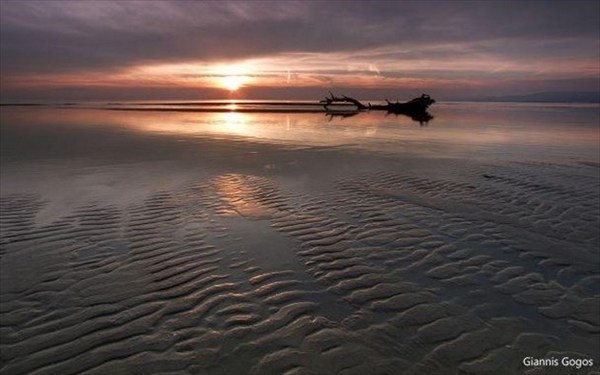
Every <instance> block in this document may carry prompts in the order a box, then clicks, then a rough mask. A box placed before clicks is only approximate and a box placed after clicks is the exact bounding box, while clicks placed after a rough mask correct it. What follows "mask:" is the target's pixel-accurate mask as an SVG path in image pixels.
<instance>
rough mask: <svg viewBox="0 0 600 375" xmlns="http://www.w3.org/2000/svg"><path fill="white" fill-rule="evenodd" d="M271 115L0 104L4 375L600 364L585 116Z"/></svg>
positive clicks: (480, 110) (591, 165)
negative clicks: (568, 361)
mask: <svg viewBox="0 0 600 375" xmlns="http://www.w3.org/2000/svg"><path fill="white" fill-rule="evenodd" d="M211 105H212V104H211ZM261 105H263V106H267V105H273V104H272V103H271V104H261V103H241V104H237V103H231V104H227V106H228V107H226V108H227V110H224V111H221V112H211V111H210V110H203V109H202V108H204V107H202V105H199V106H198V108H197V109H198V110H197V111H194V108H196V107H194V106H191V107H190V106H189V105H187V106H186V107H185V108H186V110H184V111H178V110H176V109H177V108H183V107H181V106H180V105H178V104H177V103H175V104H173V103H168V104H161V103H155V104H151V105H147V104H146V105H144V106H142V105H134V104H131V105H130V104H122V105H120V106H117V105H110V106H93V105H89V106H85V108H81V107H82V106H70V107H69V108H66V107H64V106H51V105H50V106H39V107H35V108H32V107H8V106H7V107H3V108H2V111H1V117H0V135H1V137H0V142H1V149H0V152H1V160H0V161H1V164H0V167H1V168H0V177H1V178H0V193H1V194H0V195H1V197H0V210H1V211H0V224H1V235H0V246H1V247H0V358H1V364H0V373H2V374H138V373H139V374H141V373H162V374H246V373H249V374H286V375H292V374H444V375H446V374H517V373H524V374H549V373H559V374H560V373H572V371H574V370H575V369H574V368H573V367H564V366H556V367H552V368H549V367H527V366H525V364H524V363H523V360H524V358H526V357H533V358H553V357H554V358H559V359H560V358H563V357H569V358H587V359H593V362H594V365H593V366H591V367H585V368H583V369H580V370H578V371H582V372H581V373H588V372H590V371H598V370H599V366H598V364H599V363H600V358H599V357H598V353H600V130H599V123H600V122H599V121H600V119H599V114H598V113H599V112H598V106H597V105H595V104H593V105H568V104H516V103H439V104H436V105H435V106H434V107H433V108H432V114H433V115H434V119H433V120H431V121H430V122H428V123H426V124H419V123H418V122H414V121H412V120H411V119H410V118H408V117H403V116H394V115H390V116H385V115H384V114H383V113H359V114H357V115H353V116H347V117H345V116H342V115H341V114H340V115H339V116H337V115H333V116H326V115H324V114H323V113H318V111H315V112H314V113H313V112H311V111H307V112H306V113H296V112H293V113H286V112H285V111H271V112H269V111H265V112H263V111H260V108H261ZM244 106H246V107H248V108H258V110H252V111H249V112H244V111H239V109H240V107H242V108H244ZM281 106H283V107H284V108H285V105H284V104H281V105H280V106H279V107H278V108H282V107H281ZM289 106H292V104H289ZM294 108H295V107H294ZM118 109H127V110H118ZM153 109H155V110H153ZM170 109H174V110H170ZM577 373H579V372H577Z"/></svg>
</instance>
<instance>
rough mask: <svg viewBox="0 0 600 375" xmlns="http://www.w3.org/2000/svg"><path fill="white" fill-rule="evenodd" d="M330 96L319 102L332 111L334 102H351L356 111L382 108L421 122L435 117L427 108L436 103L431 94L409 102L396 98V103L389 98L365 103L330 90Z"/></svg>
mask: <svg viewBox="0 0 600 375" xmlns="http://www.w3.org/2000/svg"><path fill="white" fill-rule="evenodd" d="M329 95H330V96H328V97H326V98H325V99H323V100H321V101H320V102H319V103H320V104H323V107H324V108H325V110H326V111H328V112H329V111H331V109H330V106H331V105H332V104H336V103H337V104H344V103H349V104H352V105H354V106H355V107H356V109H355V110H356V111H367V110H369V111H370V110H382V111H387V112H388V114H389V113H392V114H403V115H407V116H409V117H411V118H412V119H413V120H415V121H419V122H421V123H423V122H427V121H429V120H431V119H432V118H433V116H431V115H430V114H429V113H428V112H427V108H429V106H430V105H432V104H433V103H435V100H433V99H431V97H430V96H429V95H426V94H423V95H421V96H420V97H418V98H414V99H412V100H410V101H408V102H403V103H401V102H399V101H397V100H396V102H395V103H393V102H390V101H389V100H387V99H386V100H385V101H386V103H387V104H371V103H368V104H366V105H365V104H363V103H361V102H360V101H359V100H357V99H354V98H352V97H349V96H346V95H343V96H335V95H333V93H332V92H331V91H330V92H329Z"/></svg>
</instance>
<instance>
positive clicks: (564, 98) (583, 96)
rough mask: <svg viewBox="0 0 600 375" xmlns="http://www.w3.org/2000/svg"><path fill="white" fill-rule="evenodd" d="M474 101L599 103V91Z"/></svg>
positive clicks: (543, 93)
mask: <svg viewBox="0 0 600 375" xmlns="http://www.w3.org/2000/svg"><path fill="white" fill-rule="evenodd" d="M476 101H486V102H487V101H490V102H554V103H600V91H595V92H593V91H592V92H590V91H586V92H581V91H579V92H577V91H560V92H559V91H544V92H537V93H535V94H526V95H506V96H488V97H483V98H478V99H476Z"/></svg>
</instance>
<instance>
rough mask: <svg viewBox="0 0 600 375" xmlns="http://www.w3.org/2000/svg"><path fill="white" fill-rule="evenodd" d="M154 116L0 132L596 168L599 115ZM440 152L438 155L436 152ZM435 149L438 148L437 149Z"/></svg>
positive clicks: (121, 115) (466, 106)
mask: <svg viewBox="0 0 600 375" xmlns="http://www.w3.org/2000/svg"><path fill="white" fill-rule="evenodd" d="M229 109H230V111H228V112H217V113H212V112H168V111H163V112H154V111H111V110H98V109H74V108H72V109H56V108H4V109H3V111H2V126H3V127H7V126H8V127H10V126H17V125H18V126H21V127H29V128H31V129H32V130H34V128H35V127H37V126H43V127H44V128H45V129H46V130H49V129H48V128H56V129H58V128H60V129H61V132H65V131H67V132H68V131H69V129H72V130H75V129H78V130H81V129H87V130H91V129H94V128H96V127H102V128H105V129H109V128H110V129H115V130H118V131H120V132H128V133H143V134H154V135H164V136H176V137H178V138H195V137H209V138H210V137H218V138H228V137H230V138H235V139H237V140H240V139H243V140H246V139H247V140H252V141H259V142H267V143H276V144H283V145H289V146H347V147H353V148H360V149H364V150H371V151H383V152H386V153H389V152H391V153H394V152H397V151H403V152H404V151H411V150H413V151H415V150H416V151H420V152H424V153H427V152H438V151H439V150H442V149H443V150H451V152H452V153H454V155H450V156H468V155H469V154H470V153H473V152H483V153H485V152H489V153H491V155H492V156H493V155H499V154H502V153H504V154H510V153H512V152H516V153H523V152H528V153H534V154H535V153H538V154H540V155H541V154H543V153H557V155H570V156H569V157H571V156H575V157H585V158H588V159H590V158H591V159H592V160H596V159H597V158H598V149H599V142H600V141H599V139H600V136H599V135H600V134H599V125H598V124H599V115H598V107H597V106H595V105H592V106H568V105H523V104H503V103H495V104H490V103H439V104H436V105H434V107H433V108H432V111H431V112H432V114H433V115H434V116H435V118H434V119H433V120H432V121H431V122H429V124H426V125H425V126H420V125H419V123H417V122H414V121H412V120H411V119H410V118H408V117H406V116H402V115H400V116H395V115H386V114H385V113H384V112H375V111H373V112H369V113H360V114H358V115H356V116H352V117H349V118H342V117H333V118H330V117H327V116H325V115H324V114H323V113H242V112H236V108H235V104H232V107H231V108H229ZM442 146H443V147H442ZM440 147H441V148H440Z"/></svg>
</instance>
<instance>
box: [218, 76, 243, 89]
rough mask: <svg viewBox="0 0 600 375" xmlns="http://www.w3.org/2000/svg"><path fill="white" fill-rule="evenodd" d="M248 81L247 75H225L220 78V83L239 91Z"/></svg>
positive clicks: (226, 87) (224, 86)
mask: <svg viewBox="0 0 600 375" xmlns="http://www.w3.org/2000/svg"><path fill="white" fill-rule="evenodd" d="M247 82H248V77H247V76H239V75H234V76H223V77H220V78H219V85H220V86H221V87H222V88H224V89H227V90H229V91H237V90H238V89H239V88H240V87H242V86H244V84H246V83H247Z"/></svg>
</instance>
